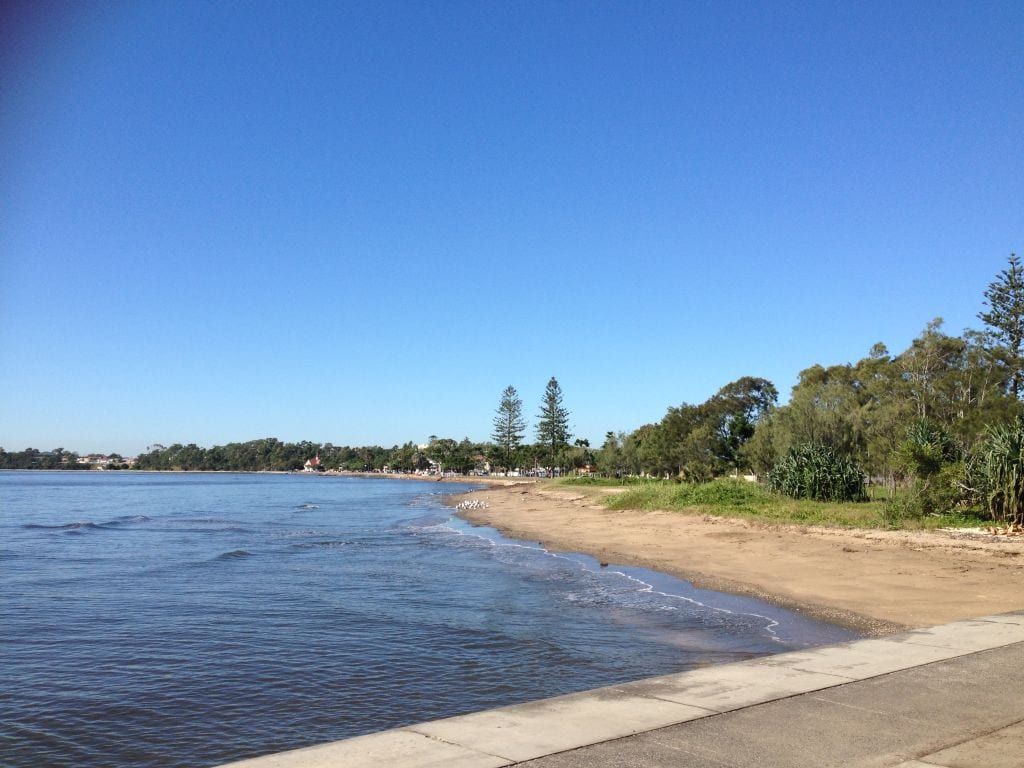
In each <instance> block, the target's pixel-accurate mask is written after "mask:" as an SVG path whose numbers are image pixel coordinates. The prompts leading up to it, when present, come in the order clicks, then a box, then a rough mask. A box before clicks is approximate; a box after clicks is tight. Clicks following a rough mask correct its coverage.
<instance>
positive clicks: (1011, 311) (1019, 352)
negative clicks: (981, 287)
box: [978, 253, 1024, 399]
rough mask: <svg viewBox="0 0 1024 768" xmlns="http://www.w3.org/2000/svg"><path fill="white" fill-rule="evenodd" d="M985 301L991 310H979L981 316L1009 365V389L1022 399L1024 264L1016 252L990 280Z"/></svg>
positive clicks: (991, 339) (1023, 378) (1023, 371)
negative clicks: (1004, 267)
mask: <svg viewBox="0 0 1024 768" xmlns="http://www.w3.org/2000/svg"><path fill="white" fill-rule="evenodd" d="M985 303H986V304H988V307H989V311H988V312H979V313H978V317H979V319H981V321H982V322H984V323H985V325H987V326H988V332H987V336H988V338H989V340H990V342H991V345H992V347H993V348H994V349H993V351H994V352H995V353H996V354H998V355H999V356H1000V357H1002V358H1003V360H1004V361H1005V363H1006V366H1007V368H1009V374H1010V377H1009V387H1008V391H1009V392H1010V394H1012V395H1013V396H1014V398H1016V399H1020V390H1021V387H1022V385H1024V349H1022V348H1024V268H1022V267H1021V263H1020V259H1018V258H1017V255H1016V254H1014V253H1011V254H1010V258H1009V266H1008V267H1007V268H1006V269H1004V270H1003V271H1002V272H1000V273H999V276H998V277H997V278H996V279H995V280H993V281H992V282H991V283H989V286H988V289H987V290H986V291H985Z"/></svg>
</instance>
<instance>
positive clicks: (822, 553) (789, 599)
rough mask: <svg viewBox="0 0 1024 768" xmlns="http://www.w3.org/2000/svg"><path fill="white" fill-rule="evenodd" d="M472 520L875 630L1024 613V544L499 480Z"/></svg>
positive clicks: (470, 513)
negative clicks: (685, 508)
mask: <svg viewBox="0 0 1024 768" xmlns="http://www.w3.org/2000/svg"><path fill="white" fill-rule="evenodd" d="M462 499H478V500H480V501H483V502H486V504H487V505H488V506H487V507H486V508H483V509H471V510H463V511H460V513H459V514H460V515H461V516H462V517H464V518H465V519H467V520H469V521H471V522H474V523H477V524H481V525H489V526H494V527H495V528H498V529H499V530H501V531H502V533H504V534H506V535H508V536H511V537H514V538H518V539H523V540H527V541H537V542H540V543H541V544H542V545H543V546H545V547H546V548H548V549H551V550H556V551H563V552H583V553H586V554H589V555H591V556H593V557H596V558H598V559H599V560H601V561H602V562H608V563H617V564H621V565H635V566H641V567H644V568H650V569H652V570H656V571H660V572H662V573H669V574H672V575H674V576H678V577H680V578H683V579H686V580H687V581H690V582H692V583H694V584H695V585H696V586H698V587H701V588H705V589H714V590H718V591H722V592H732V593H735V594H743V595H750V596H753V597H758V598H760V599H763V600H766V601H768V602H771V603H774V604H776V605H781V606H784V607H786V608H790V609H793V610H796V611H799V612H802V613H806V614H810V615H813V616H815V617H818V618H822V619H825V620H828V621H832V622H834V623H837V624H843V625H845V626H849V627H852V628H854V629H858V630H860V631H862V632H865V633H867V634H872V635H881V634H888V633H891V632H895V631H899V630H901V629H905V628H911V627H925V626H933V625H937V624H943V623H947V622H951V621H956V620H958V619H965V618H971V617H976V616H985V615H989V614H994V613H1002V612H1005V611H1011V610H1020V609H1022V608H1024V541H1021V540H1020V539H1019V538H1018V539H1010V540H1002V541H999V540H995V537H988V538H987V539H986V538H985V537H970V536H963V535H958V534H949V533H943V532H916V531H915V532H895V531H878V530H870V531H863V530H847V529H836V528H824V527H813V526H788V525H787V526H782V525H766V524H762V523H756V522H749V521H743V520H733V519H725V518H715V517H710V516H699V515H687V514H681V513H678V512H642V511H629V510H627V511H619V510H615V511H612V510H607V509H604V508H603V507H600V506H598V505H597V504H596V502H595V501H594V499H593V497H591V496H587V495H585V494H583V493H576V492H573V491H572V489H568V488H558V489H555V488H549V487H545V486H543V485H537V484H531V483H519V484H509V483H505V484H501V485H494V486H493V487H491V488H489V489H488V490H483V491H474V492H473V493H470V494H466V495H463V496H459V497H457V500H462Z"/></svg>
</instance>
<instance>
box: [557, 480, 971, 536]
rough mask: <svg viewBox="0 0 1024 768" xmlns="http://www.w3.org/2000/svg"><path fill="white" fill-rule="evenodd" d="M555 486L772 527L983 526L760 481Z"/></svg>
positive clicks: (962, 517)
mask: <svg viewBox="0 0 1024 768" xmlns="http://www.w3.org/2000/svg"><path fill="white" fill-rule="evenodd" d="M554 483H555V485H562V486H572V487H576V488H581V489H582V488H586V489H588V494H593V495H595V496H596V497H597V498H598V499H599V500H600V502H601V504H603V505H604V506H606V507H608V508H609V509H649V510H653V509H661V510H673V511H678V512H681V513H686V514H697V515H719V516H722V517H740V518H746V519H750V520H760V521H762V522H771V523H791V524H796V525H833V526H842V527H844V528H887V529H906V530H915V529H923V528H945V527H963V526H973V525H982V524H984V521H983V520H981V519H978V518H976V517H975V516H973V515H971V514H967V513H952V514H945V515H929V516H925V517H908V516H904V515H901V514H899V513H898V512H896V511H895V509H894V508H893V507H892V506H890V505H889V504H888V503H887V502H886V501H885V500H881V499H878V500H872V501H867V502H821V501H809V500H806V499H791V498H789V497H787V496H782V495H780V494H777V493H773V492H771V491H769V490H768V489H766V488H764V487H763V486H761V485H758V484H757V483H748V482H746V481H743V480H730V479H719V480H715V481H713V482H710V483H699V484H691V483H677V482H673V481H670V480H650V479H641V478H629V479H627V480H624V481H619V480H614V479H606V478H563V479H561V480H557V481H554Z"/></svg>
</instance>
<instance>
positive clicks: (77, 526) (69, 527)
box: [25, 520, 103, 531]
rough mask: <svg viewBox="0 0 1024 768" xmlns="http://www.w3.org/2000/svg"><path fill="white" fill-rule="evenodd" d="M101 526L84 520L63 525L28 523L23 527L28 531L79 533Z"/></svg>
mask: <svg viewBox="0 0 1024 768" xmlns="http://www.w3.org/2000/svg"><path fill="white" fill-rule="evenodd" d="M102 527H103V526H102V525H100V524H99V523H94V522H92V521H91V520H85V521H82V522H78V523H64V524H63V525H40V524H38V523H29V524H28V525H26V526H25V528H28V529H30V530H44V531H79V530H82V529H93V528H95V529H98V528H102Z"/></svg>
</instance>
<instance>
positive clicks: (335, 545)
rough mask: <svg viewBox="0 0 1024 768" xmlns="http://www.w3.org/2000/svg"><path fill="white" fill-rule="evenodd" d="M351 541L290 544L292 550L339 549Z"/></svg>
mask: <svg viewBox="0 0 1024 768" xmlns="http://www.w3.org/2000/svg"><path fill="white" fill-rule="evenodd" d="M351 543H352V542H351V541H340V540H338V541H303V542H297V543H295V544H292V545H291V546H292V549H341V548H342V547H347V546H348V545H349V544H351Z"/></svg>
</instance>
